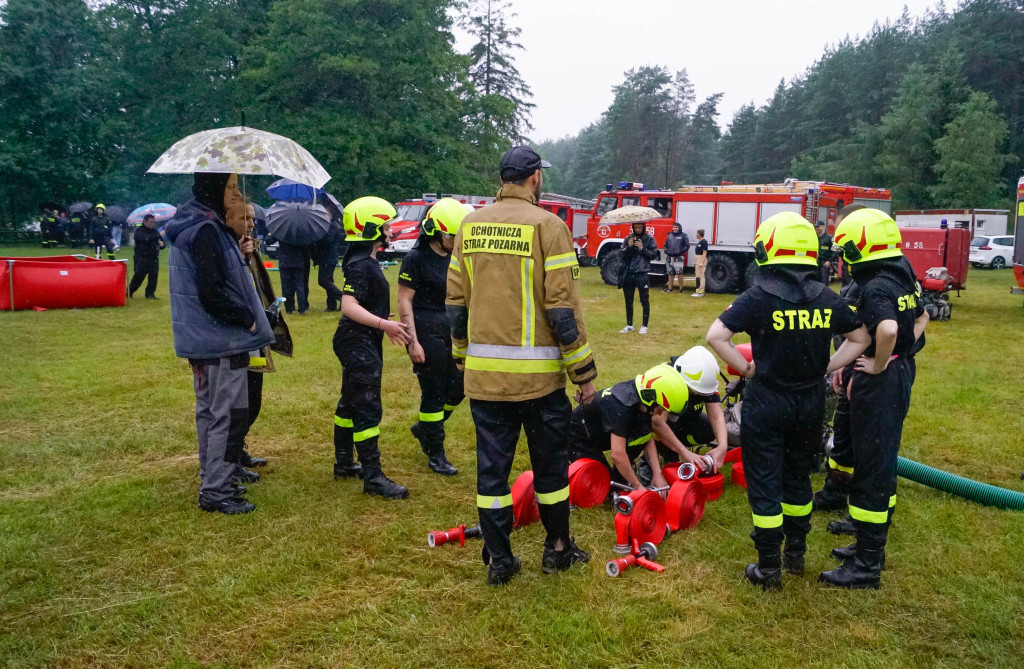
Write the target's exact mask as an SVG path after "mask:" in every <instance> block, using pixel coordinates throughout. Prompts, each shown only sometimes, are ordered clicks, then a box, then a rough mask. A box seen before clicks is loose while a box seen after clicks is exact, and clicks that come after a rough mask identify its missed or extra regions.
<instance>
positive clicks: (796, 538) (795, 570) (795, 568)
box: [782, 534, 807, 576]
mask: <svg viewBox="0 0 1024 669" xmlns="http://www.w3.org/2000/svg"><path fill="white" fill-rule="evenodd" d="M806 552H807V535H806V534H801V535H792V534H787V535H786V547H785V549H784V550H783V552H782V568H783V569H785V570H786V573H787V574H792V575H793V576H803V575H804V553H806Z"/></svg>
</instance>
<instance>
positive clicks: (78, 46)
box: [0, 0, 1024, 225]
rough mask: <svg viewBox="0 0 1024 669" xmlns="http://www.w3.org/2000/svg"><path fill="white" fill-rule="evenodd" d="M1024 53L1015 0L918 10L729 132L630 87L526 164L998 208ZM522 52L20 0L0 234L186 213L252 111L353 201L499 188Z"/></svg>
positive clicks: (369, 18)
mask: <svg viewBox="0 0 1024 669" xmlns="http://www.w3.org/2000/svg"><path fill="white" fill-rule="evenodd" d="M457 25H459V26H461V27H462V28H464V29H465V30H466V31H468V32H469V33H470V34H471V35H472V36H473V37H474V45H473V46H472V48H471V49H470V50H469V51H468V52H467V53H460V52H459V51H458V50H457V49H456V48H455V46H454V38H453V30H454V29H455V27H456V26H457ZM1021 35H1024V2H1022V0H963V1H962V2H961V3H960V4H959V5H958V7H957V8H956V9H955V10H952V11H951V10H947V9H946V8H945V6H944V5H943V4H941V3H940V4H938V5H936V6H935V7H934V8H933V9H932V10H930V11H928V12H927V13H926V14H925V15H924V16H921V17H917V18H914V17H911V16H909V15H907V14H906V13H905V14H904V15H903V16H902V17H901V18H900V19H898V20H895V21H891V22H886V23H883V24H876V25H875V26H874V27H873V28H872V30H871V31H870V32H869V33H868V34H867V35H865V36H863V37H860V38H847V39H844V40H842V41H841V42H839V43H838V44H835V45H832V46H830V47H828V48H827V49H826V50H825V52H824V53H823V54H822V56H821V58H820V59H819V60H818V61H817V62H815V63H814V64H812V65H811V66H810V67H809V68H808V69H807V70H806V71H805V72H804V73H802V74H799V75H798V76H795V77H794V78H792V79H791V80H789V81H785V80H783V81H780V83H779V85H778V87H777V88H776V90H775V93H774V95H773V96H772V97H771V99H769V100H767V101H765V102H764V103H762V104H755V103H754V102H751V103H749V104H747V105H745V106H744V107H742V108H741V109H740V110H739V111H738V112H737V113H736V114H735V115H734V116H733V118H732V119H731V121H730V122H729V123H728V126H727V127H726V129H725V131H724V132H723V131H722V130H721V129H720V126H719V119H718V116H719V112H718V105H719V104H720V100H721V95H720V94H714V95H710V96H708V97H707V98H704V99H702V100H698V99H697V98H696V96H695V95H694V89H693V85H692V83H691V82H690V80H689V77H688V74H687V71H686V70H685V69H683V70H680V71H677V72H671V71H669V70H668V69H667V68H665V67H659V66H657V65H651V66H645V67H640V68H635V69H632V70H629V71H628V72H626V73H624V75H623V79H622V81H621V82H620V83H618V84H616V85H614V86H613V92H614V99H613V101H612V103H611V105H610V106H609V107H608V109H606V110H605V111H604V112H603V113H602V114H601V116H600V118H599V119H598V120H597V121H596V122H595V123H593V124H591V125H590V126H588V127H587V128H584V129H583V130H582V131H580V132H579V133H578V134H576V135H574V136H571V137H565V138H562V139H558V140H552V141H546V142H542V143H540V144H538V145H537V148H538V150H539V151H540V152H541V153H542V155H544V156H545V158H548V159H549V160H551V162H552V163H554V164H555V167H553V168H552V169H550V170H548V174H547V180H546V183H545V189H546V190H551V191H558V192H563V193H566V194H569V195H576V196H580V197H593V196H594V195H595V194H596V193H597V192H599V191H600V190H601V189H602V188H603V187H604V186H605V184H607V183H609V182H615V181H619V180H628V181H640V182H643V183H646V184H648V185H649V186H651V187H668V188H672V187H675V186H678V185H680V184H683V183H717V182H718V181H720V180H728V181H734V182H737V183H758V182H772V181H780V180H782V179H785V178H787V177H797V178H803V179H820V180H830V181H839V182H848V183H855V184H858V185H864V186H887V187H891V188H892V189H893V192H894V199H895V205H896V207H898V208H907V207H911V208H918V207H933V206H937V207H962V206H974V207H992V206H1006V205H1007V202H1008V200H1009V196H1010V193H1011V192H1012V186H1013V184H1014V183H1015V182H1016V178H1017V176H1018V174H1019V173H1020V172H1021V171H1022V170H1024V165H1022V162H1024V161H1022V159H1024V40H1022V39H1020V36H1021ZM518 37H519V29H518V28H517V27H516V25H515V16H514V14H513V13H512V6H511V3H510V1H509V0H91V1H89V2H86V1H84V0H7V2H6V3H0V90H2V91H3V95H2V96H0V170H2V173H3V175H4V178H3V179H2V180H0V224H7V225H11V224H13V223H14V222H15V221H23V220H25V219H26V218H27V217H28V216H30V215H32V214H33V213H35V212H36V211H37V206H38V204H39V203H41V202H45V201H51V200H55V201H58V202H64V203H69V202H72V201H74V200H78V199H94V198H98V199H101V200H102V201H104V202H105V203H107V204H110V203H112V202H119V201H123V202H127V203H142V202H147V201H170V202H177V201H180V200H181V199H183V198H184V197H185V196H187V193H188V190H187V188H188V184H189V180H188V179H187V178H185V177H181V178H167V177H154V176H146V175H145V170H146V169H147V168H148V167H149V165H150V164H151V163H152V162H153V161H154V160H155V159H156V157H157V156H158V155H159V154H160V153H161V152H162V151H164V150H165V149H166V148H168V147H169V146H170V145H171V144H172V143H173V142H174V141H176V140H178V139H180V138H181V137H184V136H185V135H188V134H190V133H193V132H196V131H198V130H203V129H207V128H213V127H221V126H228V125H238V124H240V123H241V119H242V115H243V113H244V114H245V118H246V123H247V124H248V125H251V126H253V127H257V128H261V129H265V130H269V131H272V132H278V133H280V134H283V135H286V136H288V137H291V138H293V139H295V140H296V141H298V142H300V143H301V144H303V145H304V146H305V147H306V148H308V149H309V150H310V151H311V152H312V153H313V154H314V155H315V156H317V158H318V159H319V160H320V161H321V162H322V163H323V164H324V166H325V167H326V168H327V169H328V171H329V172H330V173H331V174H332V175H333V177H334V179H333V181H332V182H331V184H330V185H329V189H330V190H332V192H334V194H335V195H337V196H338V197H339V198H341V199H343V200H344V199H346V198H350V197H355V196H357V195H362V194H366V193H370V192H372V193H376V194H379V195H381V196H383V197H387V198H391V199H399V198H403V197H408V196H409V195H410V194H414V193H419V192H425V191H435V192H437V191H445V192H474V193H491V192H493V190H494V183H495V179H496V176H497V175H496V174H495V172H496V164H497V161H498V157H499V156H500V154H501V152H502V151H503V150H504V149H505V148H507V147H508V146H509V145H510V144H512V143H513V142H517V141H520V140H522V139H523V138H525V137H527V136H528V135H529V134H530V132H531V130H532V128H531V127H530V124H529V112H530V109H531V108H532V102H531V94H530V89H529V86H528V85H527V82H524V81H523V79H522V77H521V76H520V75H519V72H518V71H517V70H516V67H515V55H516V53H517V51H518V50H519V49H521V47H520V46H519V45H518V43H517V40H518ZM254 181H256V183H254V186H262V185H265V184H263V183H261V182H259V180H254Z"/></svg>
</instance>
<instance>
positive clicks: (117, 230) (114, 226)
mask: <svg viewBox="0 0 1024 669" xmlns="http://www.w3.org/2000/svg"><path fill="white" fill-rule="evenodd" d="M123 234H124V229H123V228H122V227H121V221H119V220H117V221H115V220H114V219H110V239H111V241H113V242H114V250H115V251H120V250H121V236H122V235H123Z"/></svg>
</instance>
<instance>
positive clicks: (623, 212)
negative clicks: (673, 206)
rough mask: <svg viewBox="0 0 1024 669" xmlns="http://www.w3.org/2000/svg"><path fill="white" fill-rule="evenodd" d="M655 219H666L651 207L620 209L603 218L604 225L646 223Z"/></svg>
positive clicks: (613, 210)
mask: <svg viewBox="0 0 1024 669" xmlns="http://www.w3.org/2000/svg"><path fill="white" fill-rule="evenodd" d="M655 218H664V217H663V216H662V215H661V214H659V213H658V210H657V209H652V208H651V207H634V206H628V207H619V208H618V209H612V210H611V211H609V212H608V213H607V214H605V215H604V216H602V217H601V222H602V223H646V222H647V221H650V220H653V219H655Z"/></svg>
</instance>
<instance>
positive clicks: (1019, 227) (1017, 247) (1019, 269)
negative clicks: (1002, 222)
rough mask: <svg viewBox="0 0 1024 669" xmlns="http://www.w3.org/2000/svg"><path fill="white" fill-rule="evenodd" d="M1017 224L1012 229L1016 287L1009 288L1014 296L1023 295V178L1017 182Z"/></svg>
mask: <svg viewBox="0 0 1024 669" xmlns="http://www.w3.org/2000/svg"><path fill="white" fill-rule="evenodd" d="M1016 212H1017V222H1016V224H1015V225H1014V228H1013V234H1014V235H1015V237H1014V240H1013V276H1014V277H1015V278H1016V279H1017V285H1016V286H1015V287H1013V288H1011V289H1010V290H1011V292H1012V293H1013V294H1014V295H1024V177H1021V178H1020V180H1018V181H1017V210H1016Z"/></svg>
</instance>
